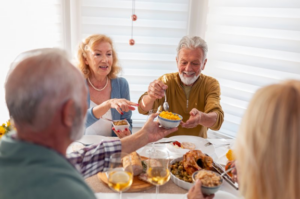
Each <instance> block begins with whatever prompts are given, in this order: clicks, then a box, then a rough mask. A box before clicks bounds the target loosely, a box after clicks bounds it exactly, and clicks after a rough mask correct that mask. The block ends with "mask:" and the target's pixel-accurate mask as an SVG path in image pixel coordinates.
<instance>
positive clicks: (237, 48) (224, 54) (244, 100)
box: [204, 0, 300, 137]
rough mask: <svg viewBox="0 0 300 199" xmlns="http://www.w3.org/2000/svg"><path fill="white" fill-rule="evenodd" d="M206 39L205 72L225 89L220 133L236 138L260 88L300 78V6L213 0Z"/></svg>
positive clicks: (291, 3)
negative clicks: (244, 116)
mask: <svg viewBox="0 0 300 199" xmlns="http://www.w3.org/2000/svg"><path fill="white" fill-rule="evenodd" d="M205 38H206V41H207V43H208V47H209V49H208V51H209V52H208V63H207V66H206V69H205V71H204V72H205V73H206V74H208V75H210V76H213V77H215V78H217V79H218V80H219V82H220V85H221V91H222V96H221V98H222V99H221V102H222V107H223V109H224V112H225V121H224V123H223V126H222V128H221V130H220V131H219V132H220V133H221V134H224V135H227V136H230V137H235V135H236V133H237V131H238V128H239V124H240V121H241V118H242V116H243V114H244V111H245V110H246V108H247V105H248V102H249V100H250V99H251V98H252V95H253V94H254V93H255V91H256V90H257V89H258V88H260V87H262V86H265V85H268V84H271V83H276V82H280V81H282V80H285V79H300V2H299V1H294V0H288V1H283V0H280V1H278V0H275V1H259V0H244V1H240V0H210V1H209V5H208V15H207V30H206V33H205ZM295 103H296V102H295Z"/></svg>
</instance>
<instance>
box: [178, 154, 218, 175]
mask: <svg viewBox="0 0 300 199" xmlns="http://www.w3.org/2000/svg"><path fill="white" fill-rule="evenodd" d="M183 167H184V169H185V170H186V172H187V173H188V174H189V175H192V174H193V173H194V172H195V171H198V170H200V169H210V168H212V167H213V159H212V158H211V157H209V156H207V155H205V154H204V153H202V152H201V151H200V150H191V151H189V152H187V153H186V154H185V155H184V156H183Z"/></svg>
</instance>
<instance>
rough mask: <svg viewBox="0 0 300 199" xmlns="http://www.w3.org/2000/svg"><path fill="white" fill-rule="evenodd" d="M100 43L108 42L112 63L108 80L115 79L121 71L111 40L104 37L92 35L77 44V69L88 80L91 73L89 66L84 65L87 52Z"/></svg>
mask: <svg viewBox="0 0 300 199" xmlns="http://www.w3.org/2000/svg"><path fill="white" fill-rule="evenodd" d="M101 42H108V43H109V44H110V45H111V48H112V57H113V62H112V67H111V71H110V73H109V74H108V78H109V79H113V78H116V77H117V74H118V73H119V72H120V71H121V68H120V67H119V66H118V57H117V53H116V51H115V50H114V46H113V43H112V40H111V38H109V37H107V36H105V35H100V34H94V35H90V36H88V37H87V38H85V39H84V40H83V41H82V42H81V43H80V44H79V48H78V51H77V59H78V62H79V63H78V67H79V69H80V70H81V71H82V73H83V74H84V76H85V78H88V77H89V75H90V73H91V70H90V67H89V65H87V64H85V60H86V57H87V52H88V51H90V50H93V49H94V47H95V45H97V44H99V43H101Z"/></svg>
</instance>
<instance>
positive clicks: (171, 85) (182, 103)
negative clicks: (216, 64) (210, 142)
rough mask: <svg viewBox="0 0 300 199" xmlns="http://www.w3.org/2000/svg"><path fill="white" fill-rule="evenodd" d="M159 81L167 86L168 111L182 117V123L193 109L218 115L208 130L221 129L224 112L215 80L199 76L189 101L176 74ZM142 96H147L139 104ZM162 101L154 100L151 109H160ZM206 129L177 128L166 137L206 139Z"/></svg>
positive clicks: (168, 75)
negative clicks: (185, 136) (198, 137)
mask: <svg viewBox="0 0 300 199" xmlns="http://www.w3.org/2000/svg"><path fill="white" fill-rule="evenodd" d="M159 80H160V81H162V82H163V83H165V84H166V85H168V89H167V90H166V95H167V99H168V103H169V106H170V108H169V111H171V112H173V113H177V114H179V115H181V116H182V117H183V120H182V121H184V122H185V121H187V120H188V118H189V117H190V114H189V112H190V111H191V110H192V109H193V108H196V109H198V110H199V111H202V112H204V113H209V112H215V113H217V115H218V117H217V121H216V123H215V124H214V125H213V126H212V127H210V129H213V130H219V129H220V128H221V126H222V123H223V120H224V112H223V110H222V107H221V105H220V95H221V92H220V85H219V82H218V81H217V80H216V79H214V78H212V77H209V76H206V75H204V74H201V75H200V78H199V79H198V80H197V81H196V82H195V83H194V85H193V86H192V89H191V91H190V96H189V99H187V97H186V94H185V92H184V90H183V87H182V83H181V80H180V77H179V74H178V72H177V73H170V74H165V75H163V76H161V77H160V78H159ZM144 95H147V92H146V93H144V94H143V95H142V96H141V97H140V99H139V103H141V99H142V97H143V96H144ZM164 100H165V98H162V99H157V100H155V102H154V105H153V108H152V109H153V110H157V108H158V107H159V106H161V107H162V104H163V102H164ZM138 110H139V112H140V113H142V114H148V112H146V111H144V110H142V109H141V108H140V107H139V108H138ZM207 129H208V128H207V127H204V126H201V125H198V126H196V127H195V128H191V129H187V128H182V127H181V126H179V128H178V131H176V132H174V133H172V134H170V135H169V136H168V137H171V136H175V135H194V136H200V137H204V138H206V137H207Z"/></svg>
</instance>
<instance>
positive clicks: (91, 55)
mask: <svg viewBox="0 0 300 199" xmlns="http://www.w3.org/2000/svg"><path fill="white" fill-rule="evenodd" d="M77 58H78V61H79V65H78V66H79V68H80V70H81V71H82V73H83V74H84V76H85V78H86V80H87V85H88V88H89V94H88V100H87V101H88V112H87V121H86V132H85V133H86V134H90V135H91V134H92V135H95V134H96V135H104V136H115V134H114V133H116V134H117V135H118V136H119V137H124V136H126V135H128V134H130V131H131V127H132V120H131V115H132V113H131V111H132V110H135V108H134V106H137V104H136V103H133V102H130V94H129V85H128V82H127V81H126V79H124V78H121V77H117V74H118V73H119V71H120V67H119V66H118V65H117V64H118V58H117V54H116V52H115V50H114V47H113V43H112V40H111V39H110V38H109V37H107V36H105V35H99V34H95V35H91V36H89V37H87V38H85V39H84V40H83V41H82V42H81V43H80V45H79V49H78V52H77ZM105 119H109V120H123V119H126V120H127V121H128V122H129V124H130V129H125V131H122V132H120V131H114V129H112V127H111V122H109V121H108V120H105ZM112 130H113V131H112Z"/></svg>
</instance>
